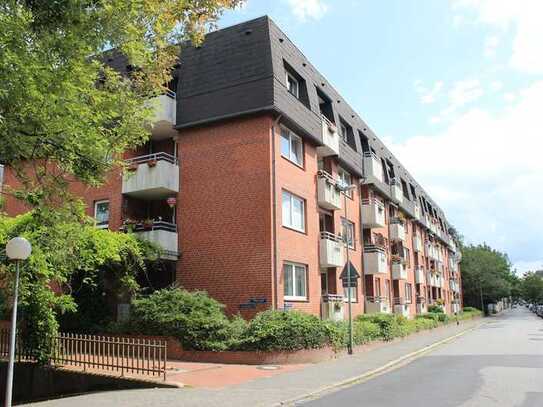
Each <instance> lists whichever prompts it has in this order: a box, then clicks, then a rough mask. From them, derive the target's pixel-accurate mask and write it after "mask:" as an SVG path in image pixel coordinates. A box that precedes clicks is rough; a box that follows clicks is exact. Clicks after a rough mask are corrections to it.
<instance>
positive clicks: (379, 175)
mask: <svg viewBox="0 0 543 407" xmlns="http://www.w3.org/2000/svg"><path fill="white" fill-rule="evenodd" d="M363 165H364V177H365V178H366V180H367V182H369V183H372V184H373V183H375V181H378V182H379V183H384V181H383V165H382V164H381V161H380V160H379V158H378V157H377V156H376V155H375V154H373V153H372V152H370V151H366V152H365V153H364V156H363Z"/></svg>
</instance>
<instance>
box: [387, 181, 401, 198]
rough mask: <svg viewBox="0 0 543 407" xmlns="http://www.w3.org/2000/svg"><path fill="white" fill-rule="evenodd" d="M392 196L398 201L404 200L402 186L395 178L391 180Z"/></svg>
mask: <svg viewBox="0 0 543 407" xmlns="http://www.w3.org/2000/svg"><path fill="white" fill-rule="evenodd" d="M390 198H391V199H392V200H393V201H394V202H396V203H402V202H403V191H402V187H401V185H400V184H399V182H398V181H396V180H395V179H391V180H390Z"/></svg>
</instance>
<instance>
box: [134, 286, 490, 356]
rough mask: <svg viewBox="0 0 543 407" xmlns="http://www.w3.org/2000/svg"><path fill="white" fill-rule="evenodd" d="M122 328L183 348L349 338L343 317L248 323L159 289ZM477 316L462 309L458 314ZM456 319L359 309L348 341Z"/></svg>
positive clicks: (254, 347) (285, 347) (292, 316)
mask: <svg viewBox="0 0 543 407" xmlns="http://www.w3.org/2000/svg"><path fill="white" fill-rule="evenodd" d="M132 305H133V307H132V312H131V316H130V321H129V322H128V323H127V324H126V326H125V327H124V332H129V333H132V334H145V335H167V336H173V337H175V338H177V339H179V341H180V342H181V344H182V345H183V347H184V348H186V349H194V350H212V351H221V350H245V351H297V350H301V349H318V348H322V347H325V346H332V347H334V348H335V349H342V348H345V347H346V346H347V344H348V341H349V328H348V324H347V322H346V321H340V322H334V321H322V320H321V319H320V318H318V317H316V316H314V315H310V314H306V313H303V312H300V311H279V310H268V311H264V312H260V313H258V314H257V315H256V316H255V317H254V318H253V319H252V320H250V321H249V322H247V321H245V320H243V319H242V318H241V317H234V318H231V319H229V318H228V317H227V316H226V315H225V314H224V311H223V308H224V306H223V305H222V304H220V303H219V302H217V301H216V300H214V299H212V298H211V297H209V296H208V295H207V294H206V293H205V292H201V291H196V292H189V291H186V290H183V289H178V288H175V289H164V290H159V291H156V292H155V293H153V294H151V295H150V296H148V297H140V298H137V299H135V300H134V301H133V304H132ZM479 315H481V312H480V311H479V310H477V309H474V308H469V309H468V308H466V310H465V311H464V312H462V313H459V314H458V316H457V318H458V319H468V318H473V317H475V316H479ZM453 320H456V319H455V318H454V317H448V316H447V315H446V314H444V313H442V312H431V313H430V312H429V313H427V314H423V315H418V316H417V317H416V318H415V319H412V320H409V319H406V318H405V317H403V316H401V315H394V314H364V315H359V316H357V317H356V318H355V319H354V321H353V344H354V345H363V344H366V343H369V342H372V341H375V340H384V341H390V340H392V339H394V338H399V337H404V336H407V335H410V334H412V333H414V332H419V331H422V330H427V329H432V328H436V327H437V326H440V325H442V324H446V323H448V322H450V321H453Z"/></svg>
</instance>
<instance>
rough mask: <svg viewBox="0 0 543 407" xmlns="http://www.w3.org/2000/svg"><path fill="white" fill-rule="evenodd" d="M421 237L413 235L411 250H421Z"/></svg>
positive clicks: (419, 251)
mask: <svg viewBox="0 0 543 407" xmlns="http://www.w3.org/2000/svg"><path fill="white" fill-rule="evenodd" d="M422 247H423V246H422V238H421V237H420V236H419V235H415V236H413V250H414V251H415V252H418V253H421V252H422Z"/></svg>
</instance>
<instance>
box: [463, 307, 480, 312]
mask: <svg viewBox="0 0 543 407" xmlns="http://www.w3.org/2000/svg"><path fill="white" fill-rule="evenodd" d="M463 311H464V312H481V311H479V310H478V309H477V308H473V307H464V310H463Z"/></svg>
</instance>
